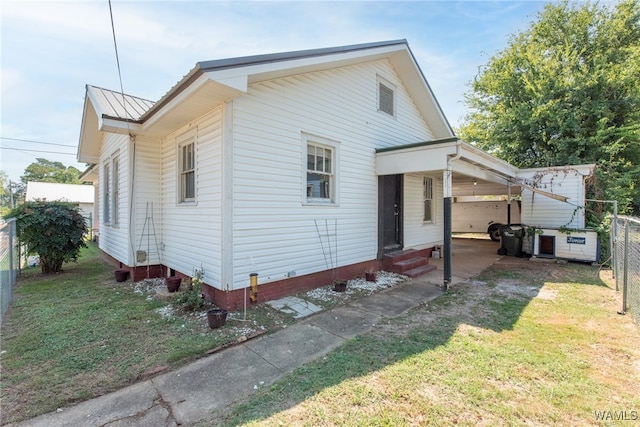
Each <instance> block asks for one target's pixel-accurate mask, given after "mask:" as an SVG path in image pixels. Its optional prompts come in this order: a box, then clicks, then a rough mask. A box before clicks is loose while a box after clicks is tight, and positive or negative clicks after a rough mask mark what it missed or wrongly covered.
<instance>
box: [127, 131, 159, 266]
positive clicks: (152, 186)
mask: <svg viewBox="0 0 640 427" xmlns="http://www.w3.org/2000/svg"><path fill="white" fill-rule="evenodd" d="M159 147H160V141H159V140H157V139H147V138H142V137H138V138H137V139H136V141H135V146H134V149H135V156H133V155H132V157H133V158H135V162H136V164H135V166H133V169H134V171H133V174H134V176H135V180H134V182H135V184H134V185H135V197H134V198H133V200H132V202H133V203H134V207H133V208H134V213H133V218H135V224H134V229H135V236H134V237H133V245H134V247H133V248H132V249H133V253H132V255H131V256H132V261H131V263H135V264H136V265H138V266H143V265H157V264H160V263H161V262H163V261H164V257H163V254H164V253H163V251H162V242H163V215H162V203H161V200H162V198H161V197H162V192H161V190H162V185H161V182H162V179H161V173H162V168H161V165H160V156H159V155H158V153H159V151H160V150H159ZM120 164H121V165H124V162H123V161H122V160H121V161H120ZM123 202H127V200H125V199H124V198H123ZM121 222H125V221H124V219H123V221H121ZM156 242H157V244H156ZM137 251H144V252H145V253H146V261H137V259H136V252H137Z"/></svg>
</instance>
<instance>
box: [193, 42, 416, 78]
mask: <svg viewBox="0 0 640 427" xmlns="http://www.w3.org/2000/svg"><path fill="white" fill-rule="evenodd" d="M399 44H405V45H408V43H407V40H406V39H398V40H387V41H381V42H370V43H360V44H353V45H345V46H336V47H324V48H316V49H304V50H294V51H288V52H277V53H266V54H259V55H250V56H238V57H234V58H223V59H214V60H210V61H199V62H197V63H196V66H197V67H199V68H200V69H201V70H202V71H212V70H222V69H226V68H237V67H245V66H249V65H256V64H264V63H270V62H281V61H290V60H294V59H302V58H312V57H317V56H325V55H335V54H337V53H348V52H354V51H358V50H365V49H374V48H379V47H387V46H393V45H399Z"/></svg>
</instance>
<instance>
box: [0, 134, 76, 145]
mask: <svg viewBox="0 0 640 427" xmlns="http://www.w3.org/2000/svg"><path fill="white" fill-rule="evenodd" d="M0 139H6V140H7V141H18V142H31V143H34V144H44V145H57V146H59V147H77V145H67V144H56V143H55V142H43V141H34V140H32V139H18V138H9V137H6V136H0Z"/></svg>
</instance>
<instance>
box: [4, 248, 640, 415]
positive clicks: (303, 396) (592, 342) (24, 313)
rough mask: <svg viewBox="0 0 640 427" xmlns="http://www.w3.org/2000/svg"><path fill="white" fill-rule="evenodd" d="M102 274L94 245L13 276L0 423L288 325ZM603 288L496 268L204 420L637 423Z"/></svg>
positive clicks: (626, 365) (585, 280) (628, 326)
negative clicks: (190, 307)
mask: <svg viewBox="0 0 640 427" xmlns="http://www.w3.org/2000/svg"><path fill="white" fill-rule="evenodd" d="M113 270H114V269H113V268H112V267H110V266H108V265H106V264H104V263H103V262H102V261H100V259H99V257H98V250H97V248H96V246H95V245H93V244H91V245H90V246H89V248H87V249H85V250H84V252H83V254H82V256H81V258H80V260H79V262H78V263H75V264H69V265H65V267H64V272H63V273H61V274H59V275H55V276H42V275H41V274H40V273H39V270H38V269H29V270H26V271H24V272H23V274H22V277H21V278H20V280H19V282H18V285H17V287H16V291H15V299H14V304H13V306H12V308H11V310H10V311H9V312H8V314H7V316H6V318H5V324H4V325H3V328H2V337H1V347H2V348H1V349H2V383H1V390H0V391H1V399H2V400H1V403H2V408H1V413H2V423H7V422H12V421H17V420H22V419H26V418H29V417H33V416H35V415H38V414H40V413H44V412H49V411H53V410H55V409H56V408H58V407H63V406H66V405H69V404H71V403H73V402H76V401H79V400H84V399H87V398H91V397H94V396H98V395H101V394H104V393H107V392H109V391H112V390H115V389H117V388H119V387H122V386H125V385H127V384H130V383H132V382H135V381H138V380H140V379H141V378H144V377H145V372H147V371H149V370H150V369H152V368H155V367H159V366H166V367H167V369H171V368H174V367H177V366H181V365H183V364H185V363H188V362H190V361H192V360H194V359H196V358H198V357H202V356H203V355H205V354H206V352H207V351H208V350H210V349H212V348H218V347H220V346H224V345H228V344H230V343H234V342H236V341H237V340H238V338H241V337H243V336H246V335H248V334H252V333H255V332H256V331H270V330H277V329H278V328H279V327H280V326H281V325H283V324H286V323H290V322H292V319H291V318H288V317H286V316H284V315H282V314H281V313H278V312H274V311H273V310H271V309H269V308H268V306H265V305H261V306H258V307H254V308H252V309H250V310H249V311H248V314H247V318H246V319H243V318H242V317H243V314H242V313H241V312H238V313H231V314H230V319H229V321H228V322H227V325H225V326H224V327H223V328H221V329H219V330H211V329H209V328H208V327H207V325H206V320H205V319H204V318H203V317H202V316H201V314H197V315H189V314H181V313H174V314H173V315H171V316H169V317H166V316H163V315H161V313H167V308H168V306H167V302H165V301H161V300H158V299H156V298H153V297H152V295H151V294H149V293H147V292H139V289H138V288H137V287H136V286H134V284H132V283H131V282H125V283H116V282H115V280H114V277H113ZM610 283H611V282H610V281H609V280H608V278H607V275H606V274H602V273H601V272H600V271H598V269H597V268H595V267H591V266H587V265H580V264H568V265H556V264H540V263H533V262H527V261H525V260H522V262H519V263H516V264H512V265H495V266H493V267H491V268H489V269H488V270H486V271H485V272H484V273H483V274H482V275H481V276H480V277H478V278H477V279H476V280H474V281H472V282H469V283H466V284H463V285H459V286H456V287H454V288H453V289H452V290H451V291H450V292H449V293H448V294H447V295H444V296H442V297H440V298H439V299H437V300H436V301H434V302H432V303H430V304H428V305H426V306H422V307H419V308H417V309H415V310H412V311H410V312H409V313H407V314H406V315H404V316H402V317H400V318H397V319H391V320H388V321H384V322H381V323H380V324H379V325H377V328H376V330H375V331H374V332H372V333H370V334H366V335H364V336H361V337H358V338H356V339H354V340H352V341H349V342H347V343H346V344H345V345H343V346H341V347H340V348H338V349H337V350H335V351H334V352H332V353H330V354H329V355H327V356H326V357H325V358H323V359H321V360H318V361H317V362H314V363H311V364H309V365H306V366H304V367H301V368H300V369H297V370H296V371H295V372H294V373H293V374H291V375H288V376H286V377H285V378H283V379H282V380H281V381H279V382H277V383H276V384H274V385H273V386H271V387H266V388H264V389H262V390H259V391H258V393H257V394H256V395H255V396H253V397H251V398H250V399H249V400H248V401H246V402H242V403H241V404H240V405H239V406H237V407H234V408H229V409H228V410H226V411H224V412H220V413H216V414H213V415H212V417H211V418H210V419H209V420H208V421H206V422H203V423H202V425H203V426H206V425H244V424H246V425H309V426H316V425H363V426H365V425H366V426H370V425H385V426H387V425H388V426H396V425H398V426H405V425H406V426H409V425H454V424H455V425H525V424H526V425H603V424H604V425H608V424H618V423H619V422H617V421H615V419H616V418H621V417H626V418H627V419H632V418H633V417H634V416H635V417H638V416H640V331H639V328H638V326H637V325H636V324H635V323H633V321H632V319H631V317H630V316H620V315H618V314H616V310H617V309H618V308H619V306H620V304H619V300H618V299H619V295H617V294H616V293H615V291H614V290H613V289H612V286H611V284H610ZM356 291H357V289H354V290H353V292H355V293H354V295H360V293H359V292H360V291H357V292H356ZM350 292H351V291H350ZM347 293H348V292H347ZM347 293H344V294H347ZM311 295H315V298H316V299H314V301H316V302H318V303H322V304H326V306H327V307H331V306H334V305H336V304H340V303H344V302H346V301H347V300H346V299H345V298H346V297H348V295H343V294H332V293H329V297H330V298H329V299H328V300H325V299H324V298H321V297H320V296H321V293H315V294H311ZM312 299H313V297H312ZM338 299H339V300H340V301H338ZM343 299H344V301H343ZM169 312H170V311H169ZM596 411H604V412H601V413H600V416H604V417H605V418H608V419H609V420H607V421H605V422H600V421H597V420H596V417H597V414H596Z"/></svg>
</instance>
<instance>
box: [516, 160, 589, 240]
mask: <svg viewBox="0 0 640 427" xmlns="http://www.w3.org/2000/svg"><path fill="white" fill-rule="evenodd" d="M582 173H585V172H584V171H582ZM518 176H519V177H520V178H524V179H525V181H527V180H528V181H529V183H530V184H535V187H536V188H539V189H540V190H543V191H546V192H549V193H553V194H557V195H562V196H565V197H568V198H569V199H568V200H567V203H565V202H562V201H560V200H556V199H553V198H550V197H547V196H544V195H542V194H539V193H534V192H532V191H531V190H528V189H526V188H523V190H522V212H521V218H522V223H523V224H527V225H531V226H539V227H549V228H554V227H569V228H584V227H585V219H584V218H585V213H584V208H583V207H578V203H582V200H584V194H585V188H584V177H583V176H582V175H581V171H579V170H576V169H574V168H573V167H572V166H566V167H558V168H552V169H549V170H548V171H542V170H541V169H525V170H521V171H520V172H519V173H518Z"/></svg>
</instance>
